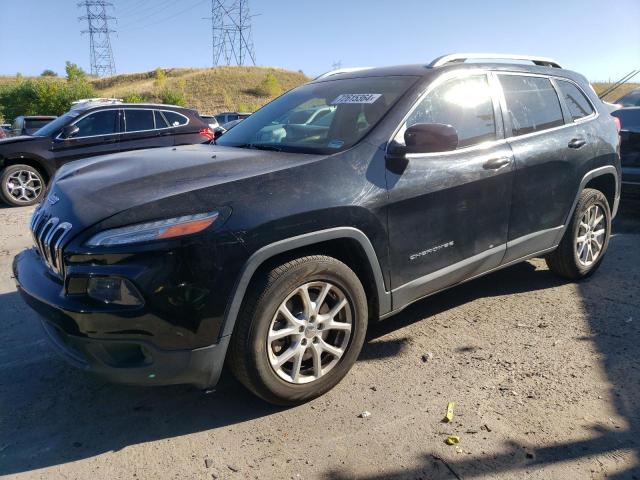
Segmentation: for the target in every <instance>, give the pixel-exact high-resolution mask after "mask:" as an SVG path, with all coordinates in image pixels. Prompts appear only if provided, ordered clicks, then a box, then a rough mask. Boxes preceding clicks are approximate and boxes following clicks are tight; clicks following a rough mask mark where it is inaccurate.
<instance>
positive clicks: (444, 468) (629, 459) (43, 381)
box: [0, 204, 640, 479]
mask: <svg viewBox="0 0 640 480" xmlns="http://www.w3.org/2000/svg"><path fill="white" fill-rule="evenodd" d="M30 212H31V209H6V208H5V209H0V225H1V226H2V228H1V229H0V319H1V325H2V328H1V329H0V345H2V347H1V348H0V476H4V475H6V476H9V477H13V478H47V479H50V478H53V479H57V478H65V479H66V478H92V479H103V478H104V479H119V478H128V479H131V478H190V479H191V478H203V479H204V478H209V479H211V478H230V479H236V478H237V479H241V478H278V479H286V478H294V479H297V478H331V479H382V478H411V479H418V478H423V479H455V478H465V479H469V478H523V477H525V478H535V479H549V478H571V479H574V478H576V479H578V478H580V479H583V478H605V477H606V478H614V479H623V478H624V479H627V478H628V479H633V478H640V410H639V406H640V368H639V367H640V359H639V358H640V357H639V355H638V354H639V353H640V295H639V293H640V287H639V285H640V268H639V267H640V249H638V246H639V245H640V206H638V205H636V204H623V208H622V213H621V215H620V216H619V218H618V219H617V220H616V224H615V231H616V234H615V236H614V237H613V238H612V240H611V244H610V249H609V252H608V255H607V257H606V259H605V261H604V262H603V264H602V266H601V268H600V270H599V271H598V272H597V273H596V274H595V275H594V276H592V277H591V278H590V279H588V280H586V281H584V282H582V283H580V284H572V283H567V282H565V281H563V280H561V279H558V278H556V277H555V276H553V275H552V274H551V273H550V272H549V271H548V270H547V268H546V266H545V264H544V262H542V261H540V260H533V261H530V262H526V263H523V264H520V265H518V266H515V267H512V268H509V269H507V270H503V271H501V272H497V273H494V274H492V275H489V276H486V277H484V278H481V279H478V280H475V281H473V282H470V283H467V284H465V285H463V286H460V287H457V288H454V289H452V290H449V291H447V292H445V293H442V294H439V295H437V296H434V297H431V298H430V299H427V300H425V301H422V302H420V303H417V304H415V305H413V306H412V307H410V308H409V309H407V310H405V311H404V312H402V313H401V314H399V315H397V316H396V317H393V318H390V319H388V320H386V321H384V322H382V323H380V324H377V325H375V326H372V327H371V328H370V330H369V339H368V342H367V343H366V344H365V347H364V349H363V352H362V355H361V358H360V361H359V362H358V363H357V364H356V366H355V367H354V369H353V370H352V372H351V373H350V374H349V375H348V376H347V377H346V378H345V380H344V381H343V382H342V383H341V384H340V385H339V386H338V387H337V388H335V389H334V390H333V391H331V392H329V393H328V394H327V395H325V396H324V397H322V398H319V399H317V400H315V401H313V402H310V403H309V404H306V405H303V406H300V407H296V408H291V409H282V408H276V407H272V406H269V405H266V404H265V403H263V402H261V401H260V400H257V399H256V398H254V397H253V396H251V395H250V394H249V393H247V392H246V391H245V390H244V389H243V388H242V387H241V386H240V385H239V384H238V383H237V382H236V381H235V380H234V379H233V378H232V377H231V376H230V375H228V374H227V375H225V376H224V377H223V380H222V382H221V384H220V385H219V386H218V389H217V391H216V392H213V393H208V394H205V393H204V392H200V391H198V390H195V389H193V388H191V387H186V386H178V387H156V388H136V387H126V386H119V385H111V384H108V383H105V382H103V381H101V380H99V379H96V378H94V377H92V376H90V375H88V374H85V373H82V372H79V371H76V370H74V369H73V368H71V367H69V366H67V365H66V364H65V363H64V362H63V361H62V360H59V359H58V358H57V357H56V356H55V355H54V354H53V352H52V351H51V349H50V347H49V346H48V345H47V343H46V341H45V339H44V336H43V333H42V332H41V330H40V327H39V324H38V321H37V318H36V316H35V314H34V313H33V312H31V311H30V310H29V309H28V308H27V307H26V306H25V304H24V303H23V302H22V300H21V299H20V298H19V296H18V295H17V294H16V291H15V286H14V283H13V279H12V278H11V269H10V267H11V261H12V258H13V256H14V255H15V254H16V253H18V252H19V251H20V250H22V249H23V248H25V247H27V246H28V245H29V243H30V239H29V235H28V231H27V221H28V218H29V214H30ZM425 360H426V361H425ZM448 402H455V416H454V419H453V422H451V423H443V422H442V418H443V416H444V414H445V410H446V407H447V403H448ZM364 411H368V412H370V413H371V415H370V416H369V417H368V418H359V414H361V413H362V412H364ZM449 435H457V436H459V437H460V443H459V444H458V445H454V446H449V445H446V444H445V440H446V438H447V436H449Z"/></svg>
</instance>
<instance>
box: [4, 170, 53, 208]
mask: <svg viewBox="0 0 640 480" xmlns="http://www.w3.org/2000/svg"><path fill="white" fill-rule="evenodd" d="M45 187H46V185H45V181H44V178H43V176H42V174H41V173H40V172H39V171H38V170H36V169H35V168H33V167H32V166H30V165H11V166H9V167H7V168H5V169H4V170H2V173H1V174H0V196H1V197H2V200H4V201H5V203H8V204H9V205H11V206H13V207H25V206H28V205H33V204H35V203H38V202H39V201H40V200H41V198H42V195H43V194H44V190H45Z"/></svg>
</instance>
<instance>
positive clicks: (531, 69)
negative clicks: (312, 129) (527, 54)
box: [310, 62, 588, 83]
mask: <svg viewBox="0 0 640 480" xmlns="http://www.w3.org/2000/svg"><path fill="white" fill-rule="evenodd" d="M474 69H476V70H477V69H482V70H492V71H498V72H500V71H504V72H518V73H519V72H521V73H536V74H540V75H550V76H558V77H565V78H569V79H572V80H574V81H578V82H587V80H586V78H585V77H584V76H583V75H581V74H579V73H577V72H573V71H571V70H567V69H564V68H558V67H550V66H544V65H527V64H521V63H496V62H473V63H462V62H454V63H448V64H445V65H442V66H436V67H431V66H429V65H427V64H414V65H395V66H389V67H368V68H362V69H352V70H349V71H337V72H335V73H331V72H329V73H328V74H324V75H321V76H320V77H318V78H316V79H315V80H312V81H311V82H310V83H319V82H328V81H333V80H338V79H347V78H366V77H390V76H414V77H428V76H433V75H439V74H440V73H443V72H446V71H451V70H474ZM587 83H588V82H587Z"/></svg>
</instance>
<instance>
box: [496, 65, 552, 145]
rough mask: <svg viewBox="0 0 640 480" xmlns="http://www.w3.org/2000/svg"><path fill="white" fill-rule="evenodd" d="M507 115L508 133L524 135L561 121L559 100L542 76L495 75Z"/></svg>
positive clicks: (547, 80) (549, 82) (548, 81)
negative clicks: (508, 122) (500, 88)
mask: <svg viewBox="0 0 640 480" xmlns="http://www.w3.org/2000/svg"><path fill="white" fill-rule="evenodd" d="M498 77H499V78H500V83H501V85H502V89H503V91H504V96H505V99H506V101H507V110H508V111H509V116H510V118H511V125H512V132H511V133H512V135H514V136H516V135H524V134H526V133H532V132H538V131H540V130H545V129H548V128H553V127H559V126H560V125H563V124H564V119H563V118H562V109H561V108H560V100H559V99H558V95H557V94H556V91H555V89H554V88H553V85H551V81H550V80H549V79H548V78H543V77H529V76H524V75H498Z"/></svg>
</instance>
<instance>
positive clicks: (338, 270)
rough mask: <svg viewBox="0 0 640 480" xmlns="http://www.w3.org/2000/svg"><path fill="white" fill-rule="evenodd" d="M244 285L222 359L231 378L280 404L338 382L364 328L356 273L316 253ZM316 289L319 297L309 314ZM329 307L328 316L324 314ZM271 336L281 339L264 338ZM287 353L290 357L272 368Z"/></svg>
mask: <svg viewBox="0 0 640 480" xmlns="http://www.w3.org/2000/svg"><path fill="white" fill-rule="evenodd" d="M327 285H329V286H327ZM250 289H251V292H250V293H249V296H248V297H247V298H245V300H244V302H243V305H242V308H241V310H240V314H239V316H238V320H237V322H236V326H235V329H234V333H233V336H232V337H231V344H230V351H229V355H228V356H227V363H228V365H229V367H230V369H231V371H232V372H233V374H234V375H235V377H236V378H237V379H238V380H239V381H240V382H241V383H242V384H243V385H244V386H245V387H246V388H248V389H249V390H250V391H252V392H253V393H254V394H256V395H258V396H259V397H261V398H263V399H264V400H266V401H267V402H270V403H273V404H276V405H285V406H292V405H298V404H301V403H304V402H306V401H309V400H311V399H313V398H316V397H319V396H320V395H322V394H324V393H325V392H327V391H328V390H330V389H331V388H333V387H334V386H336V385H337V384H338V383H339V382H340V380H342V378H343V377H344V376H345V375H346V374H347V372H348V371H349V370H350V369H351V367H352V366H353V364H354V363H355V361H356V359H357V358H358V355H359V354H360V350H361V349H362V344H363V343H364V338H365V333H366V329H367V319H368V311H367V298H366V294H365V292H364V288H363V287H362V284H361V283H360V280H359V279H358V277H357V276H356V274H355V273H354V272H353V271H352V270H351V269H350V268H349V267H347V266H346V265H345V264H344V263H342V262H340V261H338V260H336V259H335V258H331V257H326V256H322V255H314V256H308V257H302V258H297V259H295V260H291V261H289V262H287V263H284V264H282V265H280V266H277V267H276V268H273V269H272V270H270V271H268V272H266V273H264V274H262V275H259V276H258V277H257V279H255V281H252V283H251V285H250ZM305 289H306V291H307V292H308V300H309V301H308V302H307V306H308V310H307V313H305V303H304V301H303V297H304V290H305ZM325 289H326V290H327V291H326V292H324V291H325ZM322 292H324V297H323V298H324V300H323V301H321V302H320V305H319V308H318V309H317V310H316V311H315V312H314V310H315V308H314V307H315V303H316V302H317V301H318V299H319V297H321V296H322ZM312 302H313V303H312ZM283 305H284V307H286V311H285V309H283V308H282V307H283ZM341 305H342V306H341ZM332 309H333V310H336V312H335V315H334V317H333V320H334V321H330V320H329V318H328V313H329V311H331V310H332ZM283 312H284V313H283ZM287 312H290V313H291V315H288V314H287ZM316 314H317V317H316ZM349 322H350V327H347V326H346V325H348V324H349ZM287 332H291V333H289V334H287V335H286V336H284V334H286V333H287ZM274 333H275V336H277V335H283V337H282V338H277V339H275V340H272V341H269V340H268V338H269V335H270V334H271V335H273V334H274ZM275 336H274V337H275ZM336 348H337V349H338V350H335V349H336ZM332 349H333V350H332ZM330 351H333V352H342V354H341V356H339V357H338V356H336V354H335V353H330ZM292 352H294V355H293V356H292V357H291V354H292ZM287 355H289V358H291V359H290V360H288V361H286V362H284V363H283V364H282V365H281V366H280V367H278V365H277V364H278V363H280V362H283V361H284V359H285V356H287ZM296 367H297V369H296ZM295 372H298V374H297V375H296V373H295Z"/></svg>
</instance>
